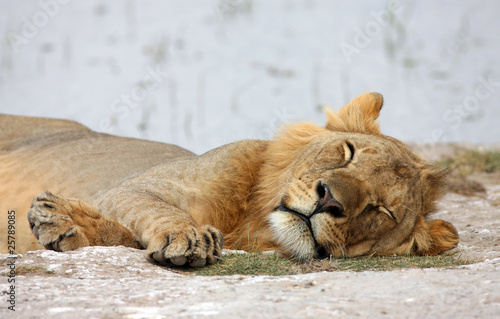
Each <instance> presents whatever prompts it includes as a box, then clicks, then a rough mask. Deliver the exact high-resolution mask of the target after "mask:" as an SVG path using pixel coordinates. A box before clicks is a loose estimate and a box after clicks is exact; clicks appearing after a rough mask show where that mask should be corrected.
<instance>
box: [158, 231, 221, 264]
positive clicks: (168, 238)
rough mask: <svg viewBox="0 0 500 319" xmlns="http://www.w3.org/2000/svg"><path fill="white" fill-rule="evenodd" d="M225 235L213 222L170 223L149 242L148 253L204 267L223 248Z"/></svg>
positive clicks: (168, 261)
mask: <svg viewBox="0 0 500 319" xmlns="http://www.w3.org/2000/svg"><path fill="white" fill-rule="evenodd" d="M223 243H224V238H223V236H222V233H221V232H220V231H219V230H218V229H216V228H215V227H212V226H208V225H205V226H202V227H197V228H195V227H192V226H184V227H180V226H177V227H175V226H174V227H170V228H169V229H166V230H165V231H163V232H161V233H160V234H157V235H156V236H155V239H154V240H153V241H152V242H151V243H150V244H149V245H148V256H149V257H150V258H151V259H153V260H154V261H156V262H158V263H160V264H163V265H167V266H190V267H203V266H205V265H206V264H213V263H214V262H215V261H217V260H218V259H219V257H220V256H221V252H222V246H223Z"/></svg>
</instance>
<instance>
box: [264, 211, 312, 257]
mask: <svg viewBox="0 0 500 319" xmlns="http://www.w3.org/2000/svg"><path fill="white" fill-rule="evenodd" d="M268 218H269V224H270V225H271V231H272V232H273V235H274V238H276V240H277V241H278V244H279V245H280V246H281V247H282V249H283V250H284V252H285V253H287V254H289V255H292V256H294V257H297V258H300V259H309V258H313V257H314V255H315V244H314V240H313V238H312V236H311V233H310V231H309V229H308V228H307V226H306V224H305V223H304V222H303V221H302V220H301V219H300V218H299V217H297V216H294V215H293V214H290V213H286V212H282V211H275V212H272V213H271V214H270V215H269V217H268Z"/></svg>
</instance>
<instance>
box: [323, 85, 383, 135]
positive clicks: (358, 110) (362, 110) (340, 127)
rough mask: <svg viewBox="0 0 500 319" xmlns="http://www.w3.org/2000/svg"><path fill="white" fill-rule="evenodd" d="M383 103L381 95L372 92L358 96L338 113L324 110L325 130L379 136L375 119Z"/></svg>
mask: <svg viewBox="0 0 500 319" xmlns="http://www.w3.org/2000/svg"><path fill="white" fill-rule="evenodd" d="M383 103H384V99H383V97H382V94H380V93H376V92H372V93H365V94H362V95H360V96H358V97H357V98H355V99H354V100H352V101H351V102H350V103H349V104H347V105H346V106H344V107H343V108H342V109H341V110H340V111H338V112H335V111H333V110H331V109H328V108H325V113H326V117H327V122H326V128H327V129H329V130H332V131H340V132H357V133H368V134H380V130H379V125H378V122H377V118H378V116H379V114H380V110H381V109H382V105H383Z"/></svg>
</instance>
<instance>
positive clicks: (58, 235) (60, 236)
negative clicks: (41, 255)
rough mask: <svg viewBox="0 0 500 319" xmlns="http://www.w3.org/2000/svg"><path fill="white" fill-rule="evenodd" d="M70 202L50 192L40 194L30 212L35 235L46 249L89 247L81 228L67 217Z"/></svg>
mask: <svg viewBox="0 0 500 319" xmlns="http://www.w3.org/2000/svg"><path fill="white" fill-rule="evenodd" d="M67 203H68V200H67V199H65V198H63V197H59V196H55V195H52V194H51V193H49V192H44V193H41V194H39V195H38V196H37V197H36V198H35V200H34V201H33V205H32V206H31V209H30V210H29V211H28V220H29V223H30V226H31V230H32V231H33V234H34V235H35V237H36V238H37V239H38V241H39V242H40V244H42V245H43V246H44V247H45V248H46V249H50V250H56V251H67V250H73V249H76V248H79V247H84V246H88V245H89V240H88V239H87V237H86V236H85V234H84V233H83V232H82V230H81V228H80V226H78V225H76V224H75V223H74V221H73V219H72V218H71V217H70V216H68V215H67V212H66V210H67Z"/></svg>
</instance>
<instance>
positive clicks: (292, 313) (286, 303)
mask: <svg viewBox="0 0 500 319" xmlns="http://www.w3.org/2000/svg"><path fill="white" fill-rule="evenodd" d="M473 178H474V179H475V180H477V181H479V182H481V183H482V184H483V185H484V186H485V187H486V190H487V191H486V193H479V194H476V195H474V196H462V195H458V194H454V193H449V194H448V195H446V197H445V198H444V199H443V200H442V201H441V202H440V210H439V212H438V213H436V214H435V217H436V218H440V219H444V220H447V221H450V222H451V223H452V224H453V225H454V226H455V227H456V228H457V229H458V231H459V234H460V237H461V242H460V245H459V247H458V249H457V250H458V252H459V254H460V256H461V257H460V258H465V259H474V260H476V261H478V262H477V263H474V264H472V265H468V266H460V267H456V268H446V269H403V270H395V271H390V272H374V271H366V272H330V273H327V272H323V273H312V274H306V275H295V276H285V277H268V276H231V277H200V276H194V275H189V276H186V275H182V274H179V273H176V272H172V271H170V270H169V269H167V268H163V267H159V266H157V265H153V264H151V263H149V262H148V261H146V259H145V258H144V256H143V252H142V251H139V250H134V249H131V248H124V247H87V248H83V249H79V250H76V251H73V252H68V253H57V252H53V251H36V252H29V253H27V254H25V255H22V256H18V258H17V260H16V268H17V269H21V268H22V267H23V266H32V267H33V266H36V267H38V268H36V269H38V270H35V271H33V272H32V273H27V274H25V275H21V274H19V275H17V276H16V277H15V280H16V282H15V290H14V291H15V312H13V311H11V310H9V309H8V307H9V306H10V305H11V304H10V303H8V300H9V298H10V296H11V295H12V294H10V293H11V292H12V290H11V287H10V284H9V283H8V280H9V277H8V271H9V266H8V262H9V261H10V260H9V259H8V258H7V257H8V256H7V255H0V273H2V274H3V275H4V276H0V292H1V296H2V297H1V298H0V317H1V318H11V317H12V318H15V317H18V318H182V317H186V318H200V317H206V318H238V317H243V318H329V317H333V316H337V317H346V318H354V317H360V318H366V317H372V318H373V317H375V318H379V317H380V318H454V319H455V318H495V317H496V318H498V317H499V316H500V288H499V287H500V275H499V274H500V237H499V234H500V206H499V205H500V175H498V174H489V175H477V176H473Z"/></svg>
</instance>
